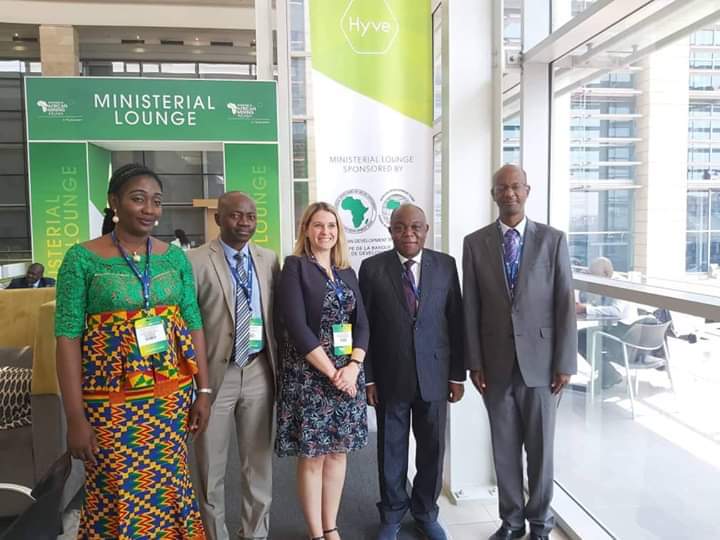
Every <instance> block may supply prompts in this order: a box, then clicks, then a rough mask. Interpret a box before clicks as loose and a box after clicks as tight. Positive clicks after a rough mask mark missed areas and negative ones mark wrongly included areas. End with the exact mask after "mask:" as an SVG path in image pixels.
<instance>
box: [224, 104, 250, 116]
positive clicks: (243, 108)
mask: <svg viewBox="0 0 720 540" xmlns="http://www.w3.org/2000/svg"><path fill="white" fill-rule="evenodd" d="M226 107H227V108H228V109H230V112H231V113H232V115H233V116H235V117H237V118H252V117H253V116H255V113H256V112H257V107H255V105H253V104H252V103H228V104H227V105H226Z"/></svg>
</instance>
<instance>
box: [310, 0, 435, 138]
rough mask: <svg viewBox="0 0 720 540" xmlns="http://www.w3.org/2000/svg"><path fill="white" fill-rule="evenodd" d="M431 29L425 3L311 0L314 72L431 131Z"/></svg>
mask: <svg viewBox="0 0 720 540" xmlns="http://www.w3.org/2000/svg"><path fill="white" fill-rule="evenodd" d="M431 26H432V19H431V14H430V3H429V2H424V3H423V2H420V1H419V0H310V29H311V37H312V48H313V59H312V60H313V69H315V70H317V71H319V72H321V73H322V74H323V75H326V76H327V77H330V78H331V79H333V80H335V81H337V82H339V83H340V84H342V85H344V86H347V87H349V88H351V89H353V90H355V91H356V92H359V93H360V94H363V95H365V96H367V97H369V98H372V99H374V100H376V101H379V102H380V103H383V104H385V105H387V106H388V107H392V108H393V109H395V110H397V111H399V112H401V113H403V114H405V115H407V116H409V117H411V118H414V119H416V120H418V121H420V122H422V123H424V124H427V125H428V126H431V125H432V120H433V109H432V106H433V103H432V28H431ZM319 105H320V106H322V105H323V104H322V103H321V104H319Z"/></svg>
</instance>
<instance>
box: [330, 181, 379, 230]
mask: <svg viewBox="0 0 720 540" xmlns="http://www.w3.org/2000/svg"><path fill="white" fill-rule="evenodd" d="M335 208H337V209H338V211H339V212H340V217H341V219H342V221H343V225H344V226H345V231H346V232H348V233H350V234H359V233H361V232H365V231H367V230H368V229H369V228H370V227H371V226H372V224H373V223H375V219H376V218H377V208H376V206H375V201H373V199H372V197H371V196H370V194H369V193H368V192H366V191H363V190H362V189H348V190H347V191H343V192H342V193H341V194H340V196H339V197H338V198H337V199H336V200H335Z"/></svg>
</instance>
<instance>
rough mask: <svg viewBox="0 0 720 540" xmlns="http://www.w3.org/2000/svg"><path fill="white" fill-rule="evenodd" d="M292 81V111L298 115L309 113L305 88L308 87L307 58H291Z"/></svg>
mask: <svg viewBox="0 0 720 540" xmlns="http://www.w3.org/2000/svg"><path fill="white" fill-rule="evenodd" d="M290 81H291V84H292V88H291V89H290V93H291V95H292V113H293V115H297V116H304V115H306V114H307V106H306V99H305V91H306V90H305V89H306V88H307V84H306V80H305V58H302V57H293V58H291V59H290Z"/></svg>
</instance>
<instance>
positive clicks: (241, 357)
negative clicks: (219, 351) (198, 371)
mask: <svg viewBox="0 0 720 540" xmlns="http://www.w3.org/2000/svg"><path fill="white" fill-rule="evenodd" d="M235 260H237V265H236V266H235V269H236V270H237V277H238V278H239V279H238V283H236V284H235V342H234V346H233V357H234V359H235V363H236V364H237V365H238V366H239V367H243V366H244V365H245V364H247V361H248V353H249V352H250V305H249V304H250V299H249V298H248V297H247V296H245V291H246V290H247V289H248V283H247V272H246V271H245V254H244V253H236V254H235Z"/></svg>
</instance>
